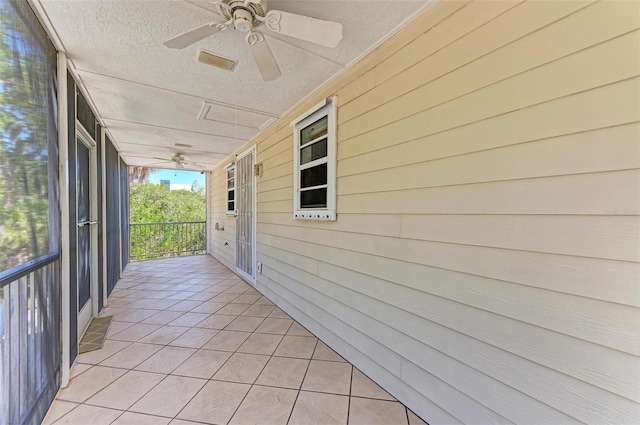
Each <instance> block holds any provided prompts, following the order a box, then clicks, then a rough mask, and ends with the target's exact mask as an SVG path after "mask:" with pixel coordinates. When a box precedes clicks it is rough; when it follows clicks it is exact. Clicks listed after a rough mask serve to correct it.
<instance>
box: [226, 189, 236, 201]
mask: <svg viewBox="0 0 640 425" xmlns="http://www.w3.org/2000/svg"><path fill="white" fill-rule="evenodd" d="M235 198H236V191H235V190H230V191H228V192H227V200H229V201H233V200H234V199H235Z"/></svg>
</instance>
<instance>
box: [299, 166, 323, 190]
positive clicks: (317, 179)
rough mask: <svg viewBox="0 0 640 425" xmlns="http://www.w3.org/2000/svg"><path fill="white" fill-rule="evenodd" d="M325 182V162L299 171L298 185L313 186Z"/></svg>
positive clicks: (302, 186)
mask: <svg viewBox="0 0 640 425" xmlns="http://www.w3.org/2000/svg"><path fill="white" fill-rule="evenodd" d="M322 184H327V164H320V165H316V166H315V167H311V168H307V169H306V170H302V171H301V172H300V187H301V188H305V187H313V186H320V185H322Z"/></svg>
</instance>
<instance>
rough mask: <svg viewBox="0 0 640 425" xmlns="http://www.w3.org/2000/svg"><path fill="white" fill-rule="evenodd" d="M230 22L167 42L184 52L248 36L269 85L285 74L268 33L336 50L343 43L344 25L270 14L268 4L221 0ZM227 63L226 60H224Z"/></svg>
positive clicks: (221, 10) (220, 7) (256, 0)
mask: <svg viewBox="0 0 640 425" xmlns="http://www.w3.org/2000/svg"><path fill="white" fill-rule="evenodd" d="M215 4H216V6H217V8H218V11H219V13H220V15H221V16H223V17H224V18H225V19H226V21H224V22H217V21H214V22H210V23H208V24H205V25H202V26H200V27H197V28H194V29H192V30H191V31H187V32H186V33H184V34H181V35H179V36H177V37H174V38H172V39H170V40H167V41H165V42H164V45H165V46H167V47H169V48H171V49H184V48H185V47H188V46H190V45H192V44H194V43H196V42H198V41H200V40H202V39H204V38H206V37H209V36H211V35H214V34H215V33H217V32H219V31H224V30H226V29H228V28H232V29H235V30H236V31H239V32H242V33H245V34H246V35H245V41H246V43H247V44H248V45H249V49H250V51H251V54H252V56H253V59H254V60H255V62H256V65H257V67H258V70H259V71H260V74H261V75H262V79H263V80H265V81H273V80H275V79H277V78H278V77H280V75H282V73H281V72H280V68H279V67H278V63H277V62H276V60H275V58H274V56H273V53H272V52H271V49H270V48H269V44H267V40H266V39H265V37H264V34H263V33H262V32H260V31H258V30H257V29H256V28H259V27H261V26H264V27H265V28H266V29H267V30H269V31H272V32H274V33H277V34H282V35H286V36H289V37H293V38H297V39H300V40H305V41H309V42H311V43H315V44H319V45H321V46H326V47H331V48H333V47H336V46H337V45H338V43H339V42H340V40H342V24H340V23H337V22H332V21H325V20H322V19H316V18H311V17H308V16H304V15H296V14H294V13H289V12H283V11H280V10H267V0H219V1H218V2H215ZM221 59H224V60H227V59H226V58H222V57H221Z"/></svg>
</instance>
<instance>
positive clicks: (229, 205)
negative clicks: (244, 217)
mask: <svg viewBox="0 0 640 425" xmlns="http://www.w3.org/2000/svg"><path fill="white" fill-rule="evenodd" d="M235 205H236V203H235V202H233V201H230V202H227V211H233V210H235V209H236V207H235Z"/></svg>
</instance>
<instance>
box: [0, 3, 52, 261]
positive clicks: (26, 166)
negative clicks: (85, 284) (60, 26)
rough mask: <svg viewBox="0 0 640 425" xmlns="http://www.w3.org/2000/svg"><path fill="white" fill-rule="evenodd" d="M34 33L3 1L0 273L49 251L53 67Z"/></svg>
mask: <svg viewBox="0 0 640 425" xmlns="http://www.w3.org/2000/svg"><path fill="white" fill-rule="evenodd" d="M34 37H35V36H34V35H33V33H32V32H31V31H30V29H29V27H28V26H27V25H25V23H24V22H23V21H22V19H21V18H20V17H19V15H18V14H17V13H16V11H15V10H14V7H13V6H12V5H11V3H9V2H7V1H0V129H1V134H0V271H4V270H7V269H9V268H11V267H15V266H17V265H20V264H22V263H24V262H26V261H29V260H32V259H34V258H37V257H39V256H41V255H44V254H46V253H48V252H49V250H50V243H49V224H50V223H49V195H48V192H49V188H48V185H49V183H48V179H47V175H48V174H49V173H48V171H49V168H50V167H52V170H53V171H54V172H56V171H57V167H56V164H52V165H50V164H49V160H50V158H49V145H50V142H51V140H52V139H51V137H55V136H54V135H55V131H56V129H55V126H53V125H52V120H53V114H52V113H51V110H50V108H51V100H52V99H51V94H52V92H53V91H52V88H51V86H52V84H51V83H50V80H49V78H50V76H51V75H52V72H54V71H55V68H53V69H52V63H51V60H52V57H51V54H50V53H49V52H45V51H43V50H42V48H41V46H40V42H41V41H38V40H36V39H35V38H34ZM53 60H55V56H53ZM53 63H54V64H55V62H53ZM53 236H55V235H53ZM54 239H55V237H54ZM54 242H55V241H54Z"/></svg>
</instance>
